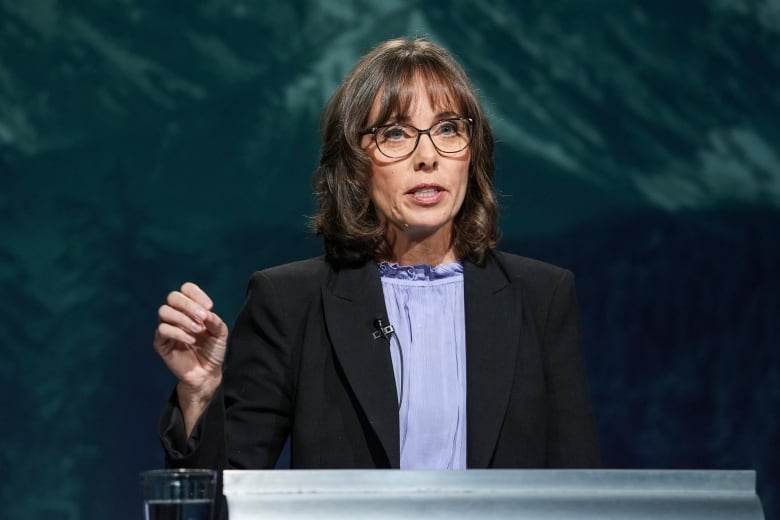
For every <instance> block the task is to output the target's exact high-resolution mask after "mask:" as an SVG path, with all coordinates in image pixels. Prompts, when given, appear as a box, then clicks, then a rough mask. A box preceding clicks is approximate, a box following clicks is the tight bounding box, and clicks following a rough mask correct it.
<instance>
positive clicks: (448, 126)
mask: <svg viewBox="0 0 780 520" xmlns="http://www.w3.org/2000/svg"><path fill="white" fill-rule="evenodd" d="M473 124H474V120H473V119H471V118H468V117H453V118H450V119H443V120H441V121H439V122H438V123H436V124H435V125H433V126H432V127H430V128H427V129H425V130H420V129H419V128H415V127H413V126H411V125H402V124H400V123H392V124H389V125H382V126H375V127H374V128H370V129H368V130H365V131H364V132H361V133H360V135H361V136H364V135H367V134H373V135H374V142H375V143H376V147H377V149H379V151H380V152H381V153H382V155H384V156H386V157H389V158H391V159H401V158H403V157H407V156H409V155H411V154H412V152H414V151H415V150H416V149H417V145H418V144H419V142H420V136H421V135H422V134H428V137H429V138H430V139H431V142H432V143H433V146H434V148H436V150H437V151H438V152H440V153H457V152H460V151H461V150H464V149H465V148H466V147H467V146H468V145H469V142H470V141H471V126H472V125H473Z"/></svg>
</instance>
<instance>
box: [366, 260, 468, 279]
mask: <svg viewBox="0 0 780 520" xmlns="http://www.w3.org/2000/svg"><path fill="white" fill-rule="evenodd" d="M459 274H463V264H461V263H460V262H451V263H448V264H439V265H433V266H431V265H428V264H419V265H399V264H397V263H390V262H388V261H386V260H384V261H382V262H380V263H379V275H380V276H381V277H382V278H395V279H398V280H440V279H442V278H450V277H452V276H457V275H459Z"/></svg>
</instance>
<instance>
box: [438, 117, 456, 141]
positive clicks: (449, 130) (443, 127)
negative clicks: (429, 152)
mask: <svg viewBox="0 0 780 520" xmlns="http://www.w3.org/2000/svg"><path fill="white" fill-rule="evenodd" d="M436 133H437V134H439V135H441V136H444V137H447V136H449V135H454V134H457V133H458V127H457V125H456V124H455V123H452V122H449V121H448V122H445V123H442V124H440V125H439V128H438V129H437V131H436Z"/></svg>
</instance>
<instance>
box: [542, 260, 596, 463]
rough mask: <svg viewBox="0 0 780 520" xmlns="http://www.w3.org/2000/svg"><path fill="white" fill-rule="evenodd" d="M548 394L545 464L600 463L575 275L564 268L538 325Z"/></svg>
mask: <svg viewBox="0 0 780 520" xmlns="http://www.w3.org/2000/svg"><path fill="white" fill-rule="evenodd" d="M542 331H543V332H542V342H543V344H542V348H543V352H544V370H545V382H546V399H547V410H548V412H549V413H548V415H547V418H548V419H547V420H548V424H547V432H548V443H547V446H548V452H547V466H548V467H558V468H561V467H569V468H577V467H579V468H591V467H598V466H599V465H600V455H599V448H598V440H597V434H596V426H595V421H594V417H593V412H592V406H591V400H590V392H589V390H588V384H587V375H586V370H585V363H584V360H583V351H582V339H581V337H582V334H581V323H580V311H579V305H578V303H577V294H576V290H575V283H574V275H573V274H572V273H571V271H568V270H564V271H563V272H562V274H561V276H560V279H559V280H558V284H557V285H556V287H555V290H554V292H553V295H552V298H551V302H550V306H549V308H548V312H547V316H546V319H545V322H544V325H543V328H542Z"/></svg>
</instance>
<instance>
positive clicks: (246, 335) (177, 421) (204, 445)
mask: <svg viewBox="0 0 780 520" xmlns="http://www.w3.org/2000/svg"><path fill="white" fill-rule="evenodd" d="M281 294H283V293H282V292H280V291H279V288H277V287H275V284H274V283H273V281H272V280H271V279H270V278H269V277H268V276H267V275H266V274H264V273H263V272H258V273H255V274H254V275H253V277H252V279H251V280H250V282H249V287H248V289H247V297H246V300H245V302H244V306H243V307H242V309H241V312H240V313H239V315H238V318H237V319H236V322H235V324H234V326H233V330H232V332H231V336H230V340H229V343H228V350H227V358H226V361H225V368H224V373H223V379H222V385H221V386H220V387H219V389H218V390H217V393H216V394H215V395H214V398H213V399H212V401H211V403H210V404H209V406H208V407H207V409H206V410H205V411H204V412H203V414H202V415H201V417H200V418H199V419H198V422H197V423H196V425H195V428H194V429H193V432H192V434H191V435H190V437H189V439H185V438H184V426H183V419H182V417H181V411H180V410H179V408H178V403H177V402H176V395H175V392H174V393H173V395H172V396H171V398H170V399H169V401H168V404H167V406H166V409H165V410H164V412H163V415H162V418H161V420H160V424H159V426H158V432H159V435H160V439H161V442H162V444H163V449H164V450H165V458H166V466H168V467H200V468H214V469H217V470H222V469H226V468H234V469H270V468H273V467H274V465H275V464H276V461H277V459H278V457H279V454H280V452H281V450H282V448H283V447H284V442H285V440H286V439H287V436H288V433H289V425H290V415H291V409H292V401H293V397H292V396H293V390H292V389H293V384H292V369H291V368H292V367H291V364H292V360H291V357H292V356H291V349H290V345H291V334H290V333H288V330H287V329H288V328H290V327H289V322H288V321H287V320H288V319H289V317H290V313H289V312H288V311H287V309H286V307H285V305H284V303H285V302H284V301H283V298H280V295H281Z"/></svg>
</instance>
